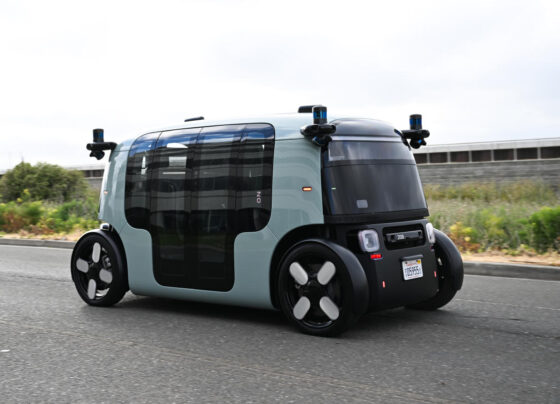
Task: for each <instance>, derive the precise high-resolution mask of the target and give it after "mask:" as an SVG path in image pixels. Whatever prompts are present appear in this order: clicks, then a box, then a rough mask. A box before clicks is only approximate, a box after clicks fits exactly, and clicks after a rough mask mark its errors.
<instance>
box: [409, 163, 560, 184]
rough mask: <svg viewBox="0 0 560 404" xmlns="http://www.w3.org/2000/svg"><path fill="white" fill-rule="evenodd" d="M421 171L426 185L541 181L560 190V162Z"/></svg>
mask: <svg viewBox="0 0 560 404" xmlns="http://www.w3.org/2000/svg"><path fill="white" fill-rule="evenodd" d="M418 171H419V172H420V178H422V182H423V183H424V184H441V185H452V184H462V183H466V182H471V183H472V182H479V183H482V182H514V181H522V180H537V181H543V182H545V183H547V184H551V185H554V186H555V187H556V188H557V189H558V188H559V187H560V159H551V160H525V161H520V160H517V161H500V162H485V163H448V164H419V165H418Z"/></svg>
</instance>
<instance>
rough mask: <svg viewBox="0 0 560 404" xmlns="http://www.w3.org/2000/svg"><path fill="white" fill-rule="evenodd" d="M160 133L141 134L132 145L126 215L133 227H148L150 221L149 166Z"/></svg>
mask: <svg viewBox="0 0 560 404" xmlns="http://www.w3.org/2000/svg"><path fill="white" fill-rule="evenodd" d="M158 136H159V132H158V133H148V134H146V135H143V136H140V137H139V138H138V139H136V141H135V142H134V143H133V144H132V146H131V147H130V151H129V152H128V162H127V166H126V182H125V217H126V220H127V221H128V223H129V224H130V225H131V226H132V227H136V228H139V229H146V230H147V229H148V228H149V223H150V187H149V184H150V182H149V168H150V166H151V164H152V158H153V150H154V146H155V143H156V140H157V138H158Z"/></svg>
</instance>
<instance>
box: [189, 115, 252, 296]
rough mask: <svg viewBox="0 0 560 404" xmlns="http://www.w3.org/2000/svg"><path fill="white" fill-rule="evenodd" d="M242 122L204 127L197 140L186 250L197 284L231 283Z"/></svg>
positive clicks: (224, 287) (226, 285)
mask: <svg viewBox="0 0 560 404" xmlns="http://www.w3.org/2000/svg"><path fill="white" fill-rule="evenodd" d="M243 129H244V125H228V126H215V127H207V128H203V129H202V131H201V133H200V135H199V137H198V142H197V148H196V157H195V167H194V172H193V181H194V189H193V191H194V192H193V194H192V201H191V208H192V213H191V220H190V227H189V231H190V235H191V236H192V242H190V243H189V246H188V249H187V252H188V254H189V257H193V258H194V264H193V265H194V268H193V271H192V274H191V275H192V276H193V278H194V279H193V280H194V281H195V284H196V287H198V288H201V289H216V290H229V289H231V287H232V286H233V242H234V240H235V236H236V235H237V231H236V230H237V229H236V223H235V220H236V215H235V197H236V166H237V160H238V157H239V156H238V155H239V143H240V140H241V135H242V133H243Z"/></svg>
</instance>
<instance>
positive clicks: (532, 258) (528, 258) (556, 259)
mask: <svg viewBox="0 0 560 404" xmlns="http://www.w3.org/2000/svg"><path fill="white" fill-rule="evenodd" d="M461 256H462V257H463V261H479V262H498V263H499V262H503V263H508V264H529V265H548V266H556V267H560V254H558V253H556V252H550V253H546V254H535V255H533V254H520V255H515V256H513V255H508V254H505V253H502V252H500V251H488V252H484V253H461Z"/></svg>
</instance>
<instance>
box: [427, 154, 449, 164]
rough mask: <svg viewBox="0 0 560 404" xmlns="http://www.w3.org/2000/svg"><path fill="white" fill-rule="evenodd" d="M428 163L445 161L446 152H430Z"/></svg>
mask: <svg viewBox="0 0 560 404" xmlns="http://www.w3.org/2000/svg"><path fill="white" fill-rule="evenodd" d="M429 156H430V163H447V153H430V154H429Z"/></svg>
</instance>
